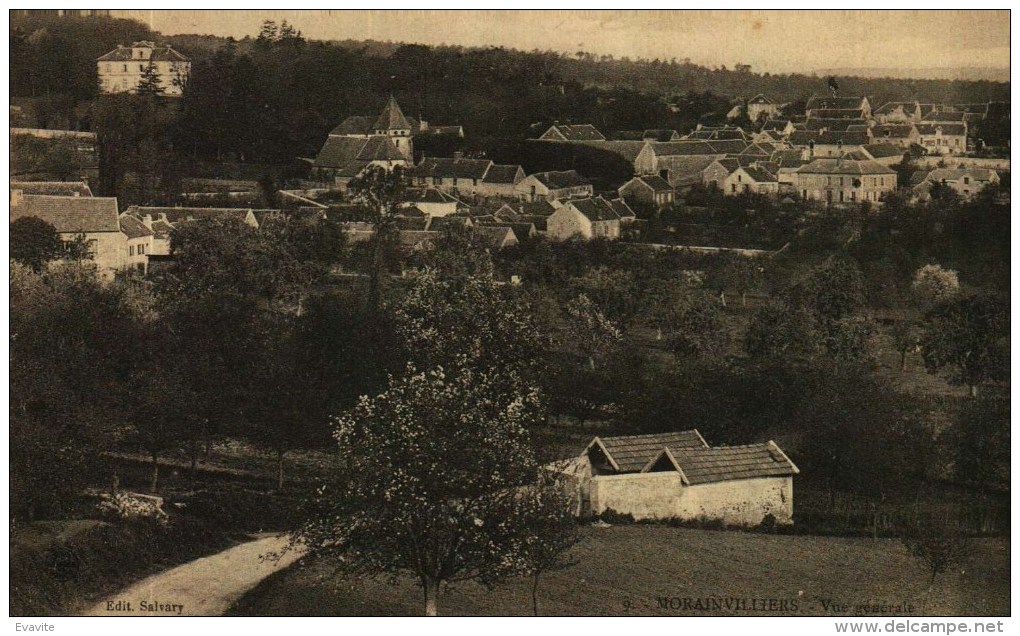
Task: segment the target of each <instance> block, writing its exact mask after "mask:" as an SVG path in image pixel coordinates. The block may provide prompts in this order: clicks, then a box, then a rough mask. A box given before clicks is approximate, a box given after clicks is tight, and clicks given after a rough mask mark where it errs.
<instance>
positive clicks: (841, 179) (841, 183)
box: [839, 177, 843, 188]
mask: <svg viewBox="0 0 1020 636" xmlns="http://www.w3.org/2000/svg"><path fill="white" fill-rule="evenodd" d="M839 187H841V188H842V187H843V177H840V178H839Z"/></svg>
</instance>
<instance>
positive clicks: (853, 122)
mask: <svg viewBox="0 0 1020 636" xmlns="http://www.w3.org/2000/svg"><path fill="white" fill-rule="evenodd" d="M867 125H868V121H867V120H866V119H841V118H831V117H830V118H821V117H812V118H811V119H809V120H807V121H806V122H804V127H805V129H807V130H823V129H824V130H846V129H848V128H849V127H850V126H867Z"/></svg>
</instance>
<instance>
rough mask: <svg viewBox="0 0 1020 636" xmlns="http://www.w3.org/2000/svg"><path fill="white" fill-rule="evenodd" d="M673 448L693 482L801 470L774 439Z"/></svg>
mask: <svg viewBox="0 0 1020 636" xmlns="http://www.w3.org/2000/svg"><path fill="white" fill-rule="evenodd" d="M670 451H671V452H672V454H673V458H674V459H675V460H676V462H677V464H679V465H680V470H681V471H683V475H684V477H686V482H687V483H688V484H691V485H696V484H707V483H711V482H717V481H731V480H734V479H756V478H761V477H787V476H790V475H795V474H797V473H799V472H800V470H798V469H797V467H796V466H794V464H793V462H791V461H790V459H789V458H788V457H787V456H786V454H785V453H783V451H782V450H780V449H779V446H777V445H776V443H775V442H767V443H765V444H748V445H746V446H717V447H714V448H680V449H678V450H677V451H675V452H673V451H672V449H670Z"/></svg>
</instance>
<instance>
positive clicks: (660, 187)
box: [634, 174, 673, 192]
mask: <svg viewBox="0 0 1020 636" xmlns="http://www.w3.org/2000/svg"><path fill="white" fill-rule="evenodd" d="M634 179H635V180H637V181H640V182H642V183H644V184H645V185H647V186H648V187H649V188H651V189H652V190H654V191H655V192H669V191H670V190H672V189H673V186H671V185H669V182H668V181H666V180H665V179H663V178H662V177H660V176H659V175H657V174H646V175H644V176H640V177H634Z"/></svg>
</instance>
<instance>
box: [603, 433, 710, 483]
mask: <svg viewBox="0 0 1020 636" xmlns="http://www.w3.org/2000/svg"><path fill="white" fill-rule="evenodd" d="M593 447H598V448H600V449H601V450H602V451H603V453H604V454H605V455H606V459H608V460H609V461H610V463H611V464H613V468H615V469H616V470H617V471H618V472H621V473H636V472H640V471H641V469H643V468H644V467H645V466H646V465H647V464H648V462H649V461H651V460H653V459H654V458H656V457H657V456H658V455H659V453H661V452H662V449H663V448H668V449H670V451H671V452H672V453H673V454H674V455H675V454H676V453H677V452H678V451H680V450H681V449H688V448H694V449H697V448H708V444H707V443H706V442H705V439H704V438H703V437H702V436H701V433H699V432H698V431H697V430H693V431H678V432H675V433H657V434H653V435H622V436H618V437H596V438H595V439H593V440H592V441H591V443H590V444H588V448H587V449H585V450H586V451H587V450H589V449H591V448H593Z"/></svg>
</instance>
